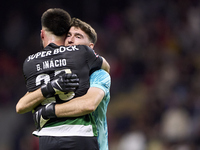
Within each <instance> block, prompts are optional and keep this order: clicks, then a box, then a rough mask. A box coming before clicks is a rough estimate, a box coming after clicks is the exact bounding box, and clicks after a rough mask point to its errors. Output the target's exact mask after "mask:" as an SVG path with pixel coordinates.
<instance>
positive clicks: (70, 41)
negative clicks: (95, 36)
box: [65, 36, 74, 46]
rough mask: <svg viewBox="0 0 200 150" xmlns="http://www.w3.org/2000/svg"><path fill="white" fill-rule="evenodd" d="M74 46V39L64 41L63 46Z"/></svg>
mask: <svg viewBox="0 0 200 150" xmlns="http://www.w3.org/2000/svg"><path fill="white" fill-rule="evenodd" d="M73 44H74V39H73V37H71V36H70V37H67V38H66V39H65V46H69V45H73Z"/></svg>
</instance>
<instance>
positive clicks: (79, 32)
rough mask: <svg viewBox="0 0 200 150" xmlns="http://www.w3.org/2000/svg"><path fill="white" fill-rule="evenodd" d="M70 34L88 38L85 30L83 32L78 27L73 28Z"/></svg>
mask: <svg viewBox="0 0 200 150" xmlns="http://www.w3.org/2000/svg"><path fill="white" fill-rule="evenodd" d="M69 32H70V33H71V34H77V33H78V34H82V35H84V36H86V33H85V32H84V31H83V30H81V29H80V28H77V27H71V28H70V30H69Z"/></svg>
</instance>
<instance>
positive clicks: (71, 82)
mask: <svg viewBox="0 0 200 150" xmlns="http://www.w3.org/2000/svg"><path fill="white" fill-rule="evenodd" d="M78 86H79V78H78V77H77V75H76V74H71V73H70V74H68V73H67V74H66V73H65V74H61V75H59V77H58V78H56V79H54V80H52V81H49V82H48V83H47V84H45V85H43V86H42V87H41V91H42V94H43V96H44V97H46V98H49V97H52V96H54V95H55V94H59V93H63V92H64V93H68V92H72V91H75V90H76V88H77V87H78Z"/></svg>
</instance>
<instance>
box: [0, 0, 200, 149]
mask: <svg viewBox="0 0 200 150" xmlns="http://www.w3.org/2000/svg"><path fill="white" fill-rule="evenodd" d="M53 7H60V8H63V9H65V10H67V11H68V12H69V13H70V14H71V16H72V17H78V18H80V19H82V20H84V21H86V22H88V23H90V24H91V25H92V26H93V27H94V28H95V29H96V31H97V34H98V42H97V45H96V47H95V50H96V51H97V52H98V53H99V54H101V55H103V56H104V57H105V58H106V59H107V60H108V62H109V63H110V65H111V77H112V86H111V101H110V104H109V107H108V125H109V145H110V150H165V149H167V150H196V149H200V70H199V69H200V4H199V1H198V0H118V1H115V0H95V1H94V0H76V1H66V0H56V1H55V0H48V1H47V0H46V1H45V0H35V1H27V0H19V1H14V0H6V1H2V2H1V6H0V8H1V9H0V12H1V13H0V16H1V23H0V33H1V36H0V41H1V44H0V45H1V46H0V82H1V84H0V150H37V146H38V145H37V143H38V141H37V138H35V137H33V136H32V135H31V132H32V131H33V130H34V126H33V121H32V115H31V113H27V114H25V115H18V114H16V112H15V105H16V103H17V101H18V100H19V98H20V97H21V96H23V95H24V94H25V92H26V89H25V82H24V78H23V74H22V64H23V61H24V59H25V58H26V57H27V56H28V55H29V54H32V53H35V52H37V51H38V50H39V49H40V46H39V35H40V17H41V14H42V13H43V12H44V11H45V10H46V9H48V8H53Z"/></svg>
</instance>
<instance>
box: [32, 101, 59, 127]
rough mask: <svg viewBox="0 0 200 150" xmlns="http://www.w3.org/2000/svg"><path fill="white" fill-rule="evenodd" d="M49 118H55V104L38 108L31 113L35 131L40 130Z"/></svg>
mask: <svg viewBox="0 0 200 150" xmlns="http://www.w3.org/2000/svg"><path fill="white" fill-rule="evenodd" d="M51 118H57V117H56V114H55V103H49V104H47V105H46V106H39V107H37V108H36V109H35V111H34V112H33V120H34V122H35V126H36V128H37V129H39V130H40V129H41V128H42V127H43V126H44V125H45V124H46V122H47V121H48V120H49V119H51Z"/></svg>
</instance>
